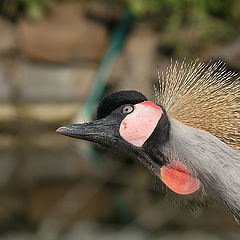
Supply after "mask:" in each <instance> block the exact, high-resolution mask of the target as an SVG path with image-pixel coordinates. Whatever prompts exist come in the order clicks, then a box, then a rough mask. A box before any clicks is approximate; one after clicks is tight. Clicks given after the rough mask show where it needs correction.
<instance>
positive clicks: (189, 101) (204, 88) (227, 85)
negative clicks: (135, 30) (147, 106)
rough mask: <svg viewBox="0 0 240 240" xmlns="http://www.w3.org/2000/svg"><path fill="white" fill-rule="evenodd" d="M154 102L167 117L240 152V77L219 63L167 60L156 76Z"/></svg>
mask: <svg viewBox="0 0 240 240" xmlns="http://www.w3.org/2000/svg"><path fill="white" fill-rule="evenodd" d="M158 77H159V85H158V86H155V87H154V90H155V97H156V102H157V103H158V104H160V105H161V106H163V107H164V108H165V110H166V111H167V113H168V116H169V117H171V118H174V119H176V120H179V121H181V122H182V123H184V124H186V125H189V126H192V127H195V128H199V129H202V130H205V131H207V132H209V133H211V134H213V135H214V136H216V137H217V138H219V139H220V140H221V141H223V142H225V143H226V144H228V145H229V146H230V147H232V148H234V149H235V150H238V151H240V77H239V75H238V74H237V73H234V72H231V71H228V70H227V68H226V64H225V63H224V62H222V61H218V62H216V63H213V62H212V61H210V62H209V63H207V64H205V63H202V62H200V61H199V60H195V61H192V62H190V63H186V62H185V61H183V62H182V63H179V62H178V61H171V64H170V66H169V67H168V68H167V69H166V71H165V72H162V73H160V72H159V73H158Z"/></svg>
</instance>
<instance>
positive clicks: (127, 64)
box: [109, 26, 159, 97]
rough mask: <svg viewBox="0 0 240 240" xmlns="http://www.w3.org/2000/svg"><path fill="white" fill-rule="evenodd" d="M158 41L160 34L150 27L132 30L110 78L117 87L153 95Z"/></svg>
mask: <svg viewBox="0 0 240 240" xmlns="http://www.w3.org/2000/svg"><path fill="white" fill-rule="evenodd" d="M158 42H159V34H158V33H156V32H154V31H153V30H151V29H149V27H144V26H143V27H138V28H136V29H135V30H133V31H132V32H131V34H130V35H129V36H128V37H127V39H126V43H125V46H124V49H123V51H122V54H121V56H120V57H119V59H118V61H117V63H116V64H115V67H114V68H113V71H112V74H111V77H110V79H109V80H110V82H111V83H113V84H114V87H115V88H117V89H121V90H123V89H134V90H138V91H140V92H142V93H144V94H146V96H147V97H151V96H152V93H153V90H152V89H153V87H152V85H153V80H156V76H157V74H156V72H157V62H156V53H157V51H156V49H157V45H158ZM115 90H116V89H115Z"/></svg>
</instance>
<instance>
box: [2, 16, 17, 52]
mask: <svg viewBox="0 0 240 240" xmlns="http://www.w3.org/2000/svg"><path fill="white" fill-rule="evenodd" d="M16 47H17V46H16V40H15V30H14V27H13V25H12V24H11V23H9V22H7V21H5V20H3V19H1V18H0V53H6V52H8V51H12V50H14V49H15V48H16Z"/></svg>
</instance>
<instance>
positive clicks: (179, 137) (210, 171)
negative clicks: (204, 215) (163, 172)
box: [163, 119, 240, 219]
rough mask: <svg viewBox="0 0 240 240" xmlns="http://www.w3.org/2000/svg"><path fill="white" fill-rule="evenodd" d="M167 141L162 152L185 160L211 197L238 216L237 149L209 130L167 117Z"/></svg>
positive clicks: (239, 179) (239, 160)
mask: <svg viewBox="0 0 240 240" xmlns="http://www.w3.org/2000/svg"><path fill="white" fill-rule="evenodd" d="M170 124H171V130H170V141H169V143H168V144H167V145H166V146H165V147H164V149H163V154H165V155H166V157H168V158H170V159H171V158H173V159H174V158H175V159H176V158H177V159H178V160H179V161H181V162H183V163H184V164H186V165H187V166H188V167H189V168H190V169H192V171H193V172H194V174H196V176H197V177H198V178H199V180H200V181H201V183H202V185H203V188H204V189H205V191H206V192H207V193H209V194H210V195H212V197H213V198H215V199H217V200H220V201H221V202H223V203H225V204H226V206H227V207H228V208H229V209H230V210H231V211H232V213H233V214H234V216H235V217H236V218H237V219H240V153H239V152H237V151H235V150H233V149H232V148H230V147H228V146H227V145H226V144H225V143H223V142H222V141H220V140H219V139H218V138H216V137H215V136H213V135H211V134H210V133H208V132H206V131H203V130H200V129H196V128H192V127H189V126H187V125H184V124H183V123H181V122H179V121H177V120H174V119H170Z"/></svg>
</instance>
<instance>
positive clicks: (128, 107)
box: [122, 105, 134, 114]
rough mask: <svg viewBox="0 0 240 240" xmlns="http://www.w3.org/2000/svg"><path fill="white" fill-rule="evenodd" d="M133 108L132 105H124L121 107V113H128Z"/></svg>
mask: <svg viewBox="0 0 240 240" xmlns="http://www.w3.org/2000/svg"><path fill="white" fill-rule="evenodd" d="M133 110H134V108H133V106H132V105H126V106H124V107H123V108H122V113H123V114H128V113H131V112H132V111H133Z"/></svg>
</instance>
